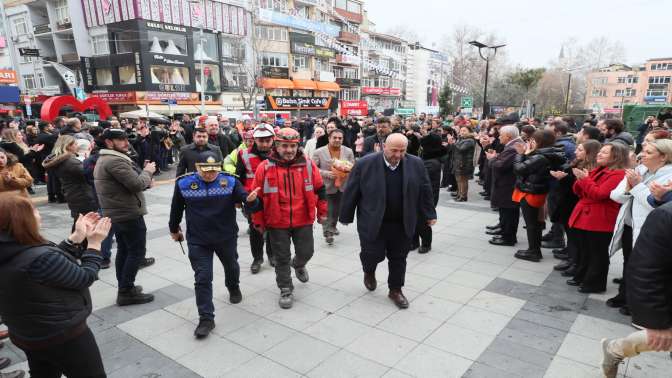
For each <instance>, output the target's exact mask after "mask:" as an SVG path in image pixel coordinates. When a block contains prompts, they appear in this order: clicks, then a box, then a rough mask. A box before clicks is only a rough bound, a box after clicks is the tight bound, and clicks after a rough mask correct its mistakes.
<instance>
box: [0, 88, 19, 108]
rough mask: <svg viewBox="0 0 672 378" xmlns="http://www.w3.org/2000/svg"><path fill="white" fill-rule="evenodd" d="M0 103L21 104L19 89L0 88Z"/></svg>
mask: <svg viewBox="0 0 672 378" xmlns="http://www.w3.org/2000/svg"><path fill="white" fill-rule="evenodd" d="M0 103H4V104H18V103H19V87H15V86H12V85H2V86H0Z"/></svg>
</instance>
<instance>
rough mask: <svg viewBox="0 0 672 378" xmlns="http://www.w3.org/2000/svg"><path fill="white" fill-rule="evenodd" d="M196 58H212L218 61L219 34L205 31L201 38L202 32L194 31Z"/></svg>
mask: <svg viewBox="0 0 672 378" xmlns="http://www.w3.org/2000/svg"><path fill="white" fill-rule="evenodd" d="M193 37H194V50H195V52H194V60H201V59H203V60H211V61H215V62H216V61H218V60H219V53H218V52H217V36H215V35H214V34H210V33H203V38H201V33H200V32H194V36H193Z"/></svg>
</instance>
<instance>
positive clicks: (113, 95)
mask: <svg viewBox="0 0 672 378" xmlns="http://www.w3.org/2000/svg"><path fill="white" fill-rule="evenodd" d="M91 95H92V96H96V97H100V98H101V99H102V100H103V101H105V102H107V103H109V104H133V103H135V92H100V93H96V92H94V93H92V94H91Z"/></svg>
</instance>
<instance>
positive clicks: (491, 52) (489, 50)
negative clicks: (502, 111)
mask: <svg viewBox="0 0 672 378" xmlns="http://www.w3.org/2000/svg"><path fill="white" fill-rule="evenodd" d="M469 44H470V45H472V46H476V47H478V55H480V56H481V59H483V60H485V88H484V89H483V114H481V119H486V117H487V116H488V113H489V110H490V109H489V106H488V75H489V73H490V59H494V58H495V55H497V49H499V48H502V47H504V46H506V45H496V46H488V45H486V44H485V43H481V42H478V41H471V42H469ZM483 49H486V54H485V55H483Z"/></svg>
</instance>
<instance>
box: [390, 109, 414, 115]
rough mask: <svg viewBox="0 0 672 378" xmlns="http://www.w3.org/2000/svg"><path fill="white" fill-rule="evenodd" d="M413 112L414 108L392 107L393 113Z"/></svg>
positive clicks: (404, 113) (405, 113)
mask: <svg viewBox="0 0 672 378" xmlns="http://www.w3.org/2000/svg"><path fill="white" fill-rule="evenodd" d="M414 113H415V108H397V109H394V114H401V115H411V114H414Z"/></svg>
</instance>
